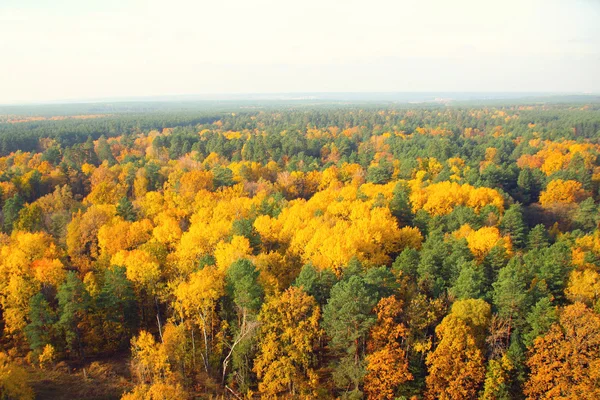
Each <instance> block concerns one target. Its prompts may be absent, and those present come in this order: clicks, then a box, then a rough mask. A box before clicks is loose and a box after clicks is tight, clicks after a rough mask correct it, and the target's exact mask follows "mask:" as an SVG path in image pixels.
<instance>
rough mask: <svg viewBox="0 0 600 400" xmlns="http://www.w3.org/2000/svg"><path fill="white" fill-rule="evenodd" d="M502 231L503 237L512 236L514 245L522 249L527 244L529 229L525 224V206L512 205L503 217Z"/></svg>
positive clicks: (501, 222)
mask: <svg viewBox="0 0 600 400" xmlns="http://www.w3.org/2000/svg"><path fill="white" fill-rule="evenodd" d="M500 230H501V231H502V234H503V235H508V236H510V240H511V242H512V244H513V245H514V246H515V247H517V248H521V247H522V246H523V245H524V243H525V237H526V234H527V227H526V225H525V222H523V206H521V204H519V203H516V204H513V205H511V206H510V207H509V208H508V210H506V212H505V213H504V216H502V220H501V221H500Z"/></svg>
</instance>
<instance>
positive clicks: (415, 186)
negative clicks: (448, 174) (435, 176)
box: [410, 180, 504, 215]
mask: <svg viewBox="0 0 600 400" xmlns="http://www.w3.org/2000/svg"><path fill="white" fill-rule="evenodd" d="M410 185H411V188H412V191H411V195H410V201H411V203H412V207H413V211H414V212H417V211H418V210H420V209H423V210H425V211H427V212H428V213H430V214H431V215H446V214H449V213H451V212H452V210H453V209H454V207H456V206H467V207H472V208H473V209H475V211H476V212H479V210H481V208H483V207H484V206H486V205H488V204H489V205H493V206H496V207H497V208H498V210H500V212H502V211H503V210H504V199H503V198H502V196H501V195H500V193H498V191H496V190H494V189H490V188H485V187H481V188H475V187H473V186H471V185H469V184H464V185H460V184H458V183H456V182H447V181H446V182H439V183H434V184H431V185H428V186H425V187H422V186H421V184H420V182H419V181H418V180H417V181H412V182H411V184H410Z"/></svg>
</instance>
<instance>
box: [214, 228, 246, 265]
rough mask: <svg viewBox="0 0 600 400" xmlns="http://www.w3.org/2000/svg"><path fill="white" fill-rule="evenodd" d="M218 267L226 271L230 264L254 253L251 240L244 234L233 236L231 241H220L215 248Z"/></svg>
mask: <svg viewBox="0 0 600 400" xmlns="http://www.w3.org/2000/svg"><path fill="white" fill-rule="evenodd" d="M214 255H215V260H216V262H217V267H218V268H219V269H220V270H221V271H223V272H225V271H227V268H229V266H230V265H231V264H232V263H233V262H235V261H237V260H239V259H240V258H249V257H250V256H251V255H252V247H250V242H249V241H248V239H247V238H245V237H244V236H237V235H236V236H233V238H232V239H231V243H225V242H219V243H218V244H217V247H216V248H215V253H214Z"/></svg>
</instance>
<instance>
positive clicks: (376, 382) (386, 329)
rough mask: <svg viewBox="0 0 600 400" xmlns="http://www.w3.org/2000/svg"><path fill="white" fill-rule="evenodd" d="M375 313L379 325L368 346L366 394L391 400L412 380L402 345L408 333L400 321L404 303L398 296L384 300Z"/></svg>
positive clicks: (374, 330) (374, 329)
mask: <svg viewBox="0 0 600 400" xmlns="http://www.w3.org/2000/svg"><path fill="white" fill-rule="evenodd" d="M376 311H377V322H376V323H375V325H374V326H373V328H372V329H371V332H370V335H369V341H368V343H367V347H368V351H369V354H368V355H367V356H366V358H365V361H366V363H367V366H366V370H367V374H366V375H365V393H366V394H367V398H369V399H390V400H391V399H394V398H395V393H396V391H397V389H398V388H399V386H401V385H402V384H403V383H405V382H407V381H410V380H412V379H413V376H412V374H411V373H410V372H409V370H408V361H407V357H406V352H405V351H404V349H403V343H402V342H403V341H404V340H405V339H406V337H407V336H408V330H407V329H406V327H405V326H404V325H403V324H402V323H400V322H399V316H400V314H401V312H402V303H401V301H399V300H398V299H397V298H396V297H394V296H390V297H384V298H382V299H381V300H380V301H379V303H378V304H377V307H376Z"/></svg>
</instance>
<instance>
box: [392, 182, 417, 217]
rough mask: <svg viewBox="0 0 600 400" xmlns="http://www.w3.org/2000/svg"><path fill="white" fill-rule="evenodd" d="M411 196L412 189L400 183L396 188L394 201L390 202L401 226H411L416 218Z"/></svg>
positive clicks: (393, 213) (404, 183)
mask: <svg viewBox="0 0 600 400" xmlns="http://www.w3.org/2000/svg"><path fill="white" fill-rule="evenodd" d="M409 196H410V188H409V187H408V184H407V183H406V182H398V183H397V184H396V186H395V187H394V192H393V197H392V200H390V211H391V212H392V215H393V216H394V217H396V219H397V220H398V223H399V224H400V226H405V225H410V224H411V223H412V220H413V218H414V214H413V211H412V205H411V204H410V199H409Z"/></svg>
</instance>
